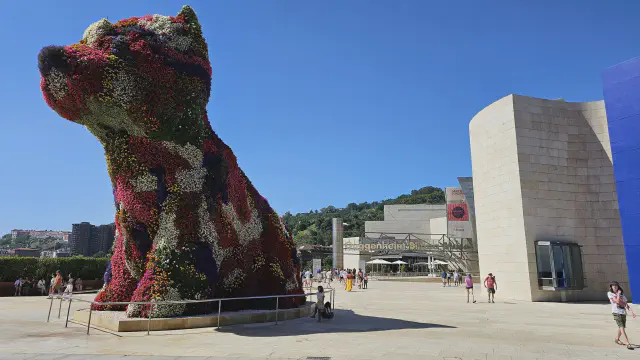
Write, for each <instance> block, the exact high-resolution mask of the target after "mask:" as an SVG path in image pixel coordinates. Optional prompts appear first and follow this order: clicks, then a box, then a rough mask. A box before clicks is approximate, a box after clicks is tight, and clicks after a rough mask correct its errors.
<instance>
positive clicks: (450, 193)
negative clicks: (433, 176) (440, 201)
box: [445, 187, 473, 238]
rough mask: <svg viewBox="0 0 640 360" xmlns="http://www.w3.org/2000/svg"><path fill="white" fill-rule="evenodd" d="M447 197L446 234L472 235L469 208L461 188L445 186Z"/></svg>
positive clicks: (459, 236)
mask: <svg viewBox="0 0 640 360" xmlns="http://www.w3.org/2000/svg"><path fill="white" fill-rule="evenodd" d="M445 194H446V197H447V234H448V235H449V236H452V237H457V238H471V237H473V229H472V227H471V222H470V221H469V208H468V206H467V202H466V200H465V197H464V192H463V191H462V188H459V187H448V188H445Z"/></svg>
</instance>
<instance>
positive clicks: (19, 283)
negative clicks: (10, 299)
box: [13, 278, 22, 296]
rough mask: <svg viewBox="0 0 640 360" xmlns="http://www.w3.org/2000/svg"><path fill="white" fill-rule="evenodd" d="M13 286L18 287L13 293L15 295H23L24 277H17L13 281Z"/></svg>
mask: <svg viewBox="0 0 640 360" xmlns="http://www.w3.org/2000/svg"><path fill="white" fill-rule="evenodd" d="M13 287H15V288H16V290H15V291H14V293H13V296H20V295H22V279H20V278H18V279H16V281H15V282H14V283H13Z"/></svg>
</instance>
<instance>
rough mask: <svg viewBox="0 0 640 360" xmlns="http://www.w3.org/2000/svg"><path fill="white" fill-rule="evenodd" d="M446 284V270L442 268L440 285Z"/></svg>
mask: <svg viewBox="0 0 640 360" xmlns="http://www.w3.org/2000/svg"><path fill="white" fill-rule="evenodd" d="M445 286H447V272H446V271H444V270H442V287H445Z"/></svg>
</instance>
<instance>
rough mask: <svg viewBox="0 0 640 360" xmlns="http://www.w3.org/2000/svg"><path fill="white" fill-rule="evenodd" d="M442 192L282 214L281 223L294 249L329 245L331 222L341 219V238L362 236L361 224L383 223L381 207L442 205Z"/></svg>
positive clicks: (428, 191)
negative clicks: (284, 225) (285, 228)
mask: <svg viewBox="0 0 640 360" xmlns="http://www.w3.org/2000/svg"><path fill="white" fill-rule="evenodd" d="M444 202H445V198H444V191H443V190H442V189H440V188H437V187H433V186H426V187H423V188H421V189H418V190H412V191H411V193H410V194H403V195H400V196H398V197H397V198H395V199H388V200H383V201H374V202H371V203H369V202H363V203H360V204H356V203H350V204H349V205H347V207H345V208H336V207H334V206H327V207H326V208H322V209H320V210H313V211H309V212H307V213H299V214H296V215H293V214H291V213H290V212H286V213H285V214H284V216H283V218H284V222H285V224H286V225H287V227H288V228H289V231H291V232H292V233H293V238H294V240H295V242H296V244H297V245H301V244H311V245H331V219H332V218H335V217H339V218H342V220H343V222H344V223H346V224H348V225H345V226H344V236H345V237H349V236H362V235H364V222H365V221H380V220H384V206H385V205H397V204H444Z"/></svg>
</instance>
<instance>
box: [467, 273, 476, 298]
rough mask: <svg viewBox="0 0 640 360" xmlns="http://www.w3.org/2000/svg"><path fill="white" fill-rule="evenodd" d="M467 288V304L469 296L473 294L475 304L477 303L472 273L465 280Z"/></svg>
mask: <svg viewBox="0 0 640 360" xmlns="http://www.w3.org/2000/svg"><path fill="white" fill-rule="evenodd" d="M464 284H465V287H466V288H467V304H468V303H469V294H471V298H472V299H473V303H474V304H475V303H476V297H475V295H474V294H473V279H472V278H471V273H469V274H467V276H466V277H465V279H464Z"/></svg>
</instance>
